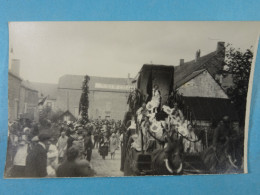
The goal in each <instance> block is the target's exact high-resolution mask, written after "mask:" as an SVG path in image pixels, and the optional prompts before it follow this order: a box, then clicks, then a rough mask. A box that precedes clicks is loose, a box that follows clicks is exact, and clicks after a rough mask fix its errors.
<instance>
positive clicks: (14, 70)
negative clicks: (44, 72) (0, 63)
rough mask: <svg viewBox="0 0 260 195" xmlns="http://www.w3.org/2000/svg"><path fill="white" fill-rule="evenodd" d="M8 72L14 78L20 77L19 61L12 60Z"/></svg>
mask: <svg viewBox="0 0 260 195" xmlns="http://www.w3.org/2000/svg"><path fill="white" fill-rule="evenodd" d="M10 72H11V73H13V74H15V75H16V76H20V60H18V59H12V61H11V66H10Z"/></svg>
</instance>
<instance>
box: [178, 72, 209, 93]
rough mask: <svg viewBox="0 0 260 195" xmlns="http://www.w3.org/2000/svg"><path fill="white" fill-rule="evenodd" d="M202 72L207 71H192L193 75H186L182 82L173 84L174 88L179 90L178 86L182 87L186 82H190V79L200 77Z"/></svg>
mask: <svg viewBox="0 0 260 195" xmlns="http://www.w3.org/2000/svg"><path fill="white" fill-rule="evenodd" d="M204 71H207V70H205V69H201V70H197V71H194V72H193V73H191V74H190V75H188V76H187V77H185V78H184V79H182V80H179V81H178V82H176V83H175V84H174V86H175V88H176V89H177V88H179V87H180V86H182V85H183V84H185V83H187V82H188V81H190V80H191V79H193V78H195V77H196V76H198V75H200V74H201V73H203V72H204Z"/></svg>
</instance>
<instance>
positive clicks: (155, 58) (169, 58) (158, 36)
mask: <svg viewBox="0 0 260 195" xmlns="http://www.w3.org/2000/svg"><path fill="white" fill-rule="evenodd" d="M259 29H260V23H259V22H258V23H256V22H248V23H246V22H243V23H241V22H232V23H231V22H11V23H9V34H10V36H9V40H10V51H11V48H13V52H12V53H10V59H20V64H21V68H20V75H21V77H22V78H23V79H25V80H29V81H37V82H47V83H57V82H58V79H59V77H60V76H62V75H64V74H75V75H85V74H88V75H90V76H104V77H127V74H128V73H130V75H131V77H134V76H135V75H136V74H137V73H138V71H139V70H140V68H141V66H142V65H143V64H145V63H153V64H164V65H178V64H179V60H180V59H181V58H183V59H185V61H189V60H192V59H194V57H195V52H196V50H198V49H200V50H201V56H202V55H205V54H207V53H209V52H212V51H214V50H215V49H216V46H217V42H218V41H224V42H226V43H232V44H233V46H234V47H236V48H241V49H246V48H249V47H250V46H255V44H256V39H257V36H258V34H259Z"/></svg>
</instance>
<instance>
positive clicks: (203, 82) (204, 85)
mask: <svg viewBox="0 0 260 195" xmlns="http://www.w3.org/2000/svg"><path fill="white" fill-rule="evenodd" d="M178 90H179V93H181V94H183V95H184V96H193V97H214V98H226V99H228V96H227V95H226V93H225V92H224V91H223V89H222V88H221V87H220V86H219V84H218V83H217V82H216V81H215V80H214V79H213V77H212V76H211V75H210V74H209V72H208V71H206V70H205V71H204V72H202V73H201V74H200V75H198V76H196V77H195V78H193V79H191V80H190V81H188V82H187V83H185V84H183V85H182V86H180V87H179V88H178Z"/></svg>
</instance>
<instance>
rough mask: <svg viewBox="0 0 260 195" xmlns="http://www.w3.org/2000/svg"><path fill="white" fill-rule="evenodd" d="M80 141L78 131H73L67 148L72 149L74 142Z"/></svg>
mask: <svg viewBox="0 0 260 195" xmlns="http://www.w3.org/2000/svg"><path fill="white" fill-rule="evenodd" d="M77 139H78V134H77V131H76V130H74V129H73V130H72V131H71V133H70V135H69V137H68V141H67V148H70V147H71V146H72V145H73V142H74V141H76V140H77Z"/></svg>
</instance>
